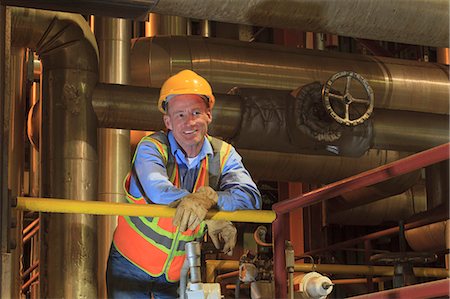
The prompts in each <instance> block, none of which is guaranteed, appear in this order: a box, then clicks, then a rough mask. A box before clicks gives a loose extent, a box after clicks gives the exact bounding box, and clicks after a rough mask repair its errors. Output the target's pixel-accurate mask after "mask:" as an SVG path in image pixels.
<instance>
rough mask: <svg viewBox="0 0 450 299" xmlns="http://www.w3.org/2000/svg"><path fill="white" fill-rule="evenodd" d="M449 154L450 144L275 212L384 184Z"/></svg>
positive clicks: (304, 197) (284, 203)
mask: <svg viewBox="0 0 450 299" xmlns="http://www.w3.org/2000/svg"><path fill="white" fill-rule="evenodd" d="M449 152H450V143H445V144H442V145H439V146H437V147H434V148H432V149H429V150H426V151H423V152H420V153H417V154H414V155H411V156H408V157H406V158H403V159H400V160H397V161H394V162H392V163H389V164H386V165H383V166H380V167H377V168H375V169H372V170H368V171H365V172H362V173H360V174H357V175H354V176H351V177H349V178H346V179H343V180H340V181H337V182H335V183H332V184H329V185H326V186H325V187H322V188H319V189H316V190H313V191H311V192H308V193H305V194H303V195H301V196H297V197H294V198H291V199H288V200H284V201H282V202H278V203H275V204H274V205H273V206H272V210H274V211H275V213H277V214H285V213H288V212H291V211H292V210H293V209H298V208H303V207H306V206H311V205H313V204H316V203H319V202H321V201H323V200H326V199H330V198H333V197H336V196H338V195H341V194H343V193H345V192H349V191H352V190H356V189H359V188H362V187H366V186H370V185H373V184H376V183H379V182H383V181H386V180H388V179H390V178H393V177H396V176H399V175H402V174H405V173H408V172H411V171H414V170H416V169H419V168H422V167H426V166H428V165H431V164H435V163H438V162H441V161H443V160H447V159H448V158H449Z"/></svg>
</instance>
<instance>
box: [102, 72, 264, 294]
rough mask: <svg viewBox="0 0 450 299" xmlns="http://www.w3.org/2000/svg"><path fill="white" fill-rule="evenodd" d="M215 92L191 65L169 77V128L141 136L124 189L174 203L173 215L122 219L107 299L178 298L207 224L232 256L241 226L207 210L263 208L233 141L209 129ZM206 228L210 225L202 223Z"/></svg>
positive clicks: (164, 96)
mask: <svg viewBox="0 0 450 299" xmlns="http://www.w3.org/2000/svg"><path fill="white" fill-rule="evenodd" d="M214 103H215V97H214V95H213V94H212V90H211V86H210V85H209V83H208V82H207V81H206V80H205V79H204V78H202V77H201V76H199V75H198V74H196V73H195V72H193V71H190V70H183V71H181V72H179V73H177V74H176V75H174V76H172V77H170V78H169V79H167V80H166V81H165V82H164V84H163V86H162V87H161V91H160V97H159V101H158V108H159V110H160V111H161V112H162V113H163V114H164V116H163V120H164V124H165V126H166V128H167V129H168V130H167V132H166V133H164V132H157V133H154V134H151V135H149V136H146V137H144V138H143V139H142V140H141V141H140V143H139V145H138V147H137V149H136V152H135V155H134V158H133V163H132V169H131V171H130V173H129V174H128V175H127V177H126V179H125V182H124V188H125V191H126V194H127V200H128V201H129V202H131V203H135V204H147V203H150V204H164V205H169V206H171V207H176V212H175V216H174V217H173V218H161V217H128V216H120V217H119V218H118V225H117V228H116V231H115V233H114V238H113V244H112V246H111V251H110V255H109V259H108V269H107V286H108V297H111V298H118V297H127V298H128V297H132V298H151V296H152V295H153V297H154V298H155V299H159V298H175V297H177V296H178V295H177V288H178V281H179V279H180V272H181V268H182V265H183V263H184V260H185V249H184V248H185V244H186V243H187V242H191V241H194V240H197V239H199V238H201V237H202V236H203V234H204V231H205V228H206V227H207V230H208V233H209V235H210V237H211V239H212V241H213V243H214V245H215V246H216V248H218V249H219V248H220V246H221V244H220V241H223V242H224V243H225V244H224V246H223V249H222V251H223V252H224V253H230V252H231V251H232V249H233V248H234V246H235V244H236V228H235V227H234V226H233V225H232V223H231V222H229V221H220V220H217V221H214V220H205V221H204V218H205V216H206V213H207V212H208V210H210V209H219V210H225V211H233V210H242V209H260V208H261V195H260V193H259V191H258V189H257V187H256V185H255V183H254V182H253V180H252V179H251V177H250V174H249V173H248V171H247V170H246V169H245V168H244V166H243V164H242V161H241V157H240V156H239V154H238V153H237V152H236V150H235V149H234V148H233V146H231V145H230V144H228V143H226V142H224V141H222V140H219V139H216V138H214V137H211V136H209V135H208V134H207V132H208V125H209V124H210V123H211V121H212V109H213V107H214ZM205 226H206V227H205Z"/></svg>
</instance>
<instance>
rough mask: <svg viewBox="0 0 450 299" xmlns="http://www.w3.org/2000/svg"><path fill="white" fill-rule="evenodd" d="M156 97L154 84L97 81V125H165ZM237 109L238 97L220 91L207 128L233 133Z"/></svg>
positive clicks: (141, 127) (221, 133) (138, 127)
mask: <svg viewBox="0 0 450 299" xmlns="http://www.w3.org/2000/svg"><path fill="white" fill-rule="evenodd" d="M158 97H159V89H157V88H145V87H137V86H129V85H118V84H102V83H100V84H98V85H97V86H96V88H95V90H94V94H93V103H92V104H93V107H94V110H95V113H96V115H97V118H98V120H99V125H100V127H103V128H122V129H134V130H153V131H157V130H161V129H163V128H164V122H163V120H162V115H161V112H160V111H159V110H158V109H157V103H158ZM123 99H127V100H126V101H124V100H123ZM240 110H241V101H240V100H239V98H237V97H236V96H232V95H220V100H217V101H216V105H215V108H214V110H213V119H214V122H213V123H212V124H211V126H210V127H209V128H210V132H211V133H213V134H214V135H216V136H223V137H230V136H233V135H234V134H235V133H236V130H237V129H238V126H239V122H240Z"/></svg>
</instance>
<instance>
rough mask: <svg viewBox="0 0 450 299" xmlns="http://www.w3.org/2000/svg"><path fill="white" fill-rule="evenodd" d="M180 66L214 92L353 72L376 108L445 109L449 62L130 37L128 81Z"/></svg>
mask: <svg viewBox="0 0 450 299" xmlns="http://www.w3.org/2000/svg"><path fill="white" fill-rule="evenodd" d="M184 68H189V69H192V70H194V71H196V72H198V73H200V74H201V75H203V76H205V77H206V79H208V81H209V82H210V83H211V85H212V87H213V90H214V92H216V93H226V92H228V91H229V90H230V89H231V88H233V87H236V86H237V87H240V88H244V87H254V88H270V89H276V90H294V89H296V88H298V87H301V86H304V85H306V84H310V83H312V82H314V81H318V82H320V83H322V84H324V83H325V82H326V81H327V80H328V79H329V78H330V77H331V76H332V75H333V74H335V73H337V72H341V71H354V72H357V73H358V74H360V75H361V76H363V77H364V78H365V79H366V80H367V81H368V82H369V84H370V86H371V87H372V89H373V92H374V95H375V101H374V105H375V108H384V109H395V110H407V111H418V112H430V113H438V114H446V115H448V113H449V112H448V111H449V101H448V98H449V87H450V83H449V80H448V67H445V66H444V65H440V64H436V63H425V62H416V61H408V60H401V59H393V58H384V57H376V56H367V55H366V56H363V55H355V54H348V53H339V52H330V51H314V50H309V49H294V48H286V47H283V46H278V45H272V44H263V43H246V42H241V41H233V40H225V39H216V38H202V37H198V36H188V37H183V36H173V37H162V36H161V37H152V38H139V39H136V40H134V42H133V44H132V49H131V78H132V82H133V85H139V86H147V87H160V86H161V85H162V83H163V82H164V80H166V79H167V78H168V77H169V76H170V75H172V74H174V73H176V72H177V71H179V70H181V69H184ZM429 99H433V105H430V104H429Z"/></svg>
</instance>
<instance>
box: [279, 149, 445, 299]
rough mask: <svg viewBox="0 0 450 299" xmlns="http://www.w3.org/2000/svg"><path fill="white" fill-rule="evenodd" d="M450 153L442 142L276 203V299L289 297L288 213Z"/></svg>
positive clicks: (426, 163)
mask: <svg viewBox="0 0 450 299" xmlns="http://www.w3.org/2000/svg"><path fill="white" fill-rule="evenodd" d="M449 154H450V143H446V144H442V145H439V146H437V147H434V148H432V149H429V150H426V151H423V152H420V153H417V154H414V155H411V156H408V157H406V158H403V159H400V160H397V161H394V162H392V163H389V164H386V165H383V166H380V167H377V168H375V169H372V170H368V171H365V172H362V173H360V174H357V175H354V176H351V177H349V178H346V179H343V180H340V181H337V182H335V183H332V184H329V185H327V186H325V187H322V188H319V189H316V190H313V191H311V192H308V193H305V194H303V195H300V196H297V197H294V198H291V199H288V200H284V201H282V202H278V203H275V204H274V205H272V210H274V211H275V213H276V214H277V219H276V220H275V221H274V222H273V224H272V230H273V236H274V238H273V239H274V241H273V242H274V255H273V260H274V276H275V296H276V298H286V297H287V283H286V277H287V276H286V269H285V267H284V265H285V257H284V241H285V238H282V237H281V238H280V236H282V235H283V234H282V232H283V225H282V223H283V221H281V218H282V216H283V215H284V214H287V213H289V212H291V211H292V210H294V209H298V208H304V207H307V206H311V205H314V204H317V203H320V202H322V201H323V200H327V199H330V198H333V197H336V196H338V195H341V194H343V193H345V192H349V191H352V190H355V189H358V188H362V187H366V186H369V185H373V184H376V183H379V182H383V181H385V180H388V179H390V178H392V177H396V176H399V175H402V174H405V173H408V172H411V171H414V170H416V169H419V168H422V167H426V166H429V165H431V164H435V163H438V162H441V161H443V160H447V159H448V158H449Z"/></svg>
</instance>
